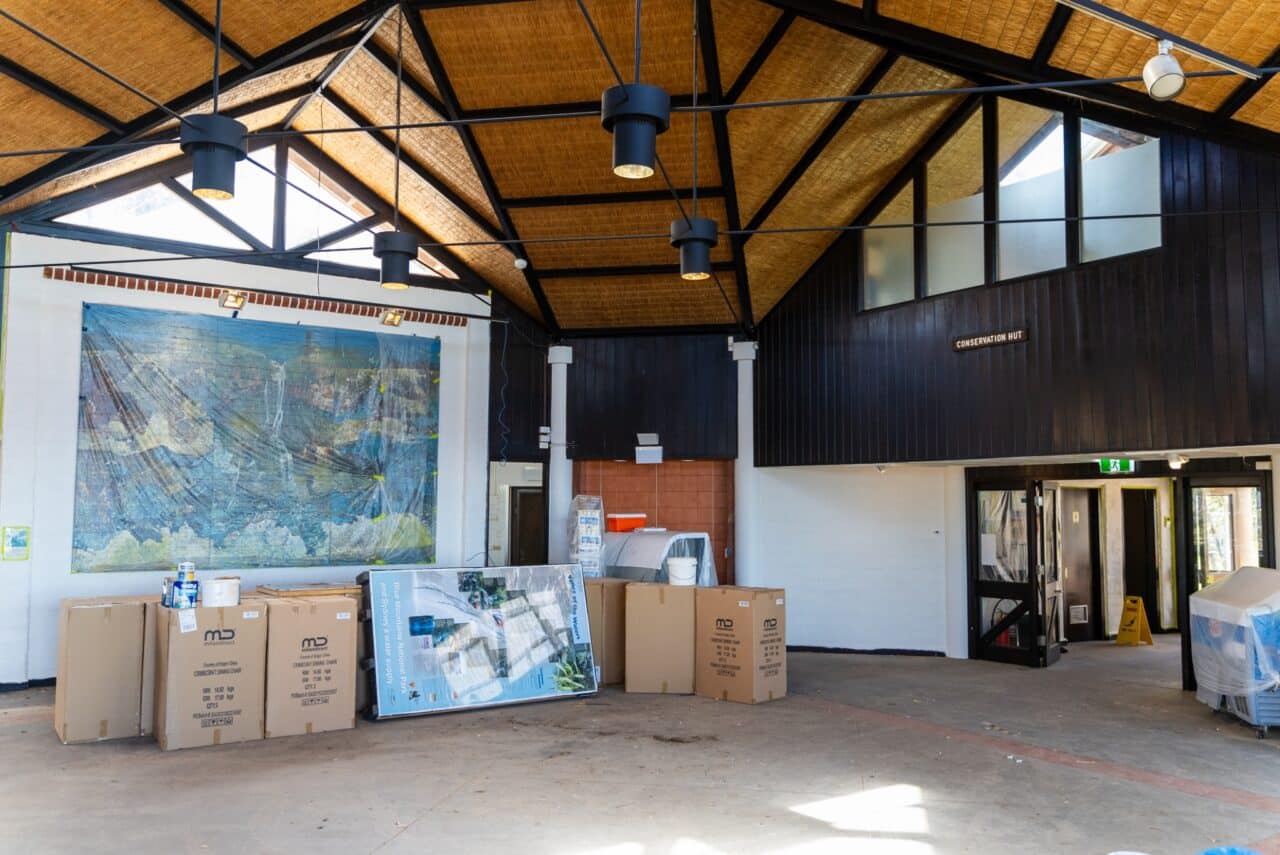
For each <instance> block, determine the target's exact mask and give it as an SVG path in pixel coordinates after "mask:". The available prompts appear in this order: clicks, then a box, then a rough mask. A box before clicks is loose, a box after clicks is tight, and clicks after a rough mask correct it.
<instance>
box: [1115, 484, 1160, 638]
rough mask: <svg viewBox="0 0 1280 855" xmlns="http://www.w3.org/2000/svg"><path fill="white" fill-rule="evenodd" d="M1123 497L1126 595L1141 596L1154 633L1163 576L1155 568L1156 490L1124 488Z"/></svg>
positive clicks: (1158, 628) (1158, 614) (1158, 623)
mask: <svg viewBox="0 0 1280 855" xmlns="http://www.w3.org/2000/svg"><path fill="white" fill-rule="evenodd" d="M1120 494H1121V495H1122V496H1123V497H1124V595H1125V596H1126V597H1142V604H1143V606H1145V607H1146V610H1147V623H1148V624H1150V626H1151V631H1152V632H1159V631H1160V630H1161V626H1160V603H1159V597H1160V581H1159V578H1160V575H1159V571H1158V569H1157V567H1156V491H1155V490H1142V489H1129V490H1123V489H1122V490H1121V491H1120Z"/></svg>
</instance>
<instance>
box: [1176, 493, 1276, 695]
mask: <svg viewBox="0 0 1280 855" xmlns="http://www.w3.org/2000/svg"><path fill="white" fill-rule="evenodd" d="M1195 487H1257V488H1259V489H1260V490H1261V491H1262V561H1261V564H1262V566H1264V567H1274V566H1275V556H1276V551H1275V550H1276V544H1275V522H1274V520H1275V516H1274V513H1275V511H1274V508H1273V505H1272V495H1271V471H1270V470H1261V469H1255V470H1252V471H1248V472H1237V473H1205V474H1195V473H1192V474H1188V475H1187V476H1184V477H1182V478H1179V479H1178V483H1177V484H1176V485H1175V487H1174V525H1175V526H1176V527H1177V534H1178V535H1179V536H1178V537H1177V538H1176V540H1175V541H1174V548H1175V549H1176V550H1177V554H1178V559H1177V560H1178V564H1177V570H1178V572H1177V574H1176V576H1175V578H1176V579H1177V584H1178V590H1177V591H1176V592H1175V594H1176V599H1177V604H1178V627H1179V629H1180V630H1181V631H1182V688H1184V689H1186V690H1187V691H1195V688H1196V672H1195V666H1194V664H1193V663H1192V661H1191V633H1190V628H1191V592H1192V591H1193V590H1195V588H1196V580H1195V579H1194V578H1193V574H1194V572H1195V571H1194V568H1193V566H1192V564H1193V562H1192V560H1191V550H1192V548H1193V545H1194V543H1193V541H1194V538H1195V532H1194V527H1193V526H1192V524H1191V521H1192V518H1193V516H1194V513H1195V511H1194V509H1193V508H1192V506H1191V491H1192V489H1193V488H1195Z"/></svg>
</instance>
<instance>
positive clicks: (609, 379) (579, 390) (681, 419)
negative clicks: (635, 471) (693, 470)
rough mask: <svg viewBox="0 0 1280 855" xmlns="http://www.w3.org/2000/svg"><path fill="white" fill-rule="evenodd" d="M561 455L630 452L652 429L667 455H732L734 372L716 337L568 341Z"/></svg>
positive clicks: (723, 342)
mask: <svg viewBox="0 0 1280 855" xmlns="http://www.w3.org/2000/svg"><path fill="white" fill-rule="evenodd" d="M566 343H567V344H569V345H571V346H572V347H573V364H572V365H571V366H569V414H568V415H569V426H568V429H569V437H568V439H569V443H570V445H569V456H570V457H571V458H574V459H576V460H592V459H596V460H613V459H627V460H631V459H634V457H635V446H636V434H637V433H642V432H643V433H657V434H658V435H659V439H660V440H661V442H662V446H663V453H664V455H665V456H666V458H667V459H668V460H679V459H684V458H690V459H728V458H735V457H737V456H738V404H737V400H738V398H737V396H738V375H737V368H736V367H735V366H734V362H733V359H732V357H731V356H730V354H729V349H728V339H727V337H726V336H724V335H714V334H709V335H668V336H660V335H653V336H618V337H608V338H604V337H602V338H575V339H572V340H570V341H568V342H566Z"/></svg>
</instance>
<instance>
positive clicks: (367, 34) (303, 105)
mask: <svg viewBox="0 0 1280 855" xmlns="http://www.w3.org/2000/svg"><path fill="white" fill-rule="evenodd" d="M390 14H391V9H390V8H388V9H387V10H386V11H385V12H383V13H382V14H381V15H379V16H377V17H376V18H374V19H373V20H371V21H369V22H368V23H366V24H365V25H364V28H363V32H361V34H360V38H359V39H358V40H357V41H356V43H355V44H353V45H352V46H351V47H349V48H346V49H345V50H343V51H340V52H339V53H337V54H335V55H334V57H333V59H331V60H329V63H328V64H327V65H326V66H325V67H324V69H323V70H321V72H320V73H319V74H317V75H316V77H315V80H313V81H312V82H311V94H310V95H308V96H307V97H305V98H303V99H302V100H301V101H299V102H298V103H297V104H296V105H295V106H294V108H293V109H292V110H290V111H289V115H287V116H285V117H284V121H283V122H281V123H280V126H281V127H282V128H285V129H286V130H287V129H289V128H292V127H293V123H294V122H296V121H297V120H298V116H300V115H302V111H303V110H305V109H307V107H308V106H310V105H311V102H313V101H314V100H315V99H316V98H317V97H318V96H320V95H321V94H322V93H323V92H324V90H325V89H327V88H328V87H329V84H330V83H332V82H333V78H335V77H337V76H338V72H340V71H342V69H343V68H344V67H345V66H346V64H347V63H348V62H350V61H351V58H352V57H353V56H355V55H356V51H358V50H360V48H362V47H364V46H365V45H366V44H367V43H368V42H369V39H371V38H373V34H374V33H376V32H377V31H378V28H379V27H381V26H382V24H383V22H384V21H386V20H387V16H388V15H390Z"/></svg>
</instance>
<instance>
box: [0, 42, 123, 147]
mask: <svg viewBox="0 0 1280 855" xmlns="http://www.w3.org/2000/svg"><path fill="white" fill-rule="evenodd" d="M0 74H3V75H5V76H7V77H11V78H13V79H14V80H16V81H17V82H19V83H21V84H22V85H23V86H26V87H27V88H28V89H33V90H35V91H36V92H39V93H40V94H41V95H43V96H45V97H46V98H50V99H52V100H54V101H56V102H58V103H59V104H61V105H62V106H64V107H66V108H67V109H68V110H72V111H74V112H76V113H79V114H80V115H81V116H84V117H85V118H86V119H88V120H89V121H91V122H94V123H96V124H98V125H101V126H102V127H103V128H106V129H107V130H108V131H110V132H112V133H116V134H118V133H120V132H121V131H122V130H123V129H124V123H123V122H121V121H120V120H119V119H117V118H116V117H114V116H112V115H110V114H108V113H107V112H106V111H105V110H101V109H99V108H97V107H95V106H93V105H92V104H90V103H89V102H88V101H85V100H84V99H83V98H80V97H79V96H77V95H73V94H71V93H70V92H68V91H67V90H65V89H63V88H62V87H61V86H58V85H57V84H55V83H53V82H51V81H49V80H46V79H45V78H43V77H41V76H40V75H38V74H36V73H35V72H34V71H31V70H30V69H27V68H24V67H22V66H21V65H18V63H16V62H14V61H13V60H11V59H9V58H8V57H4V56H0Z"/></svg>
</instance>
